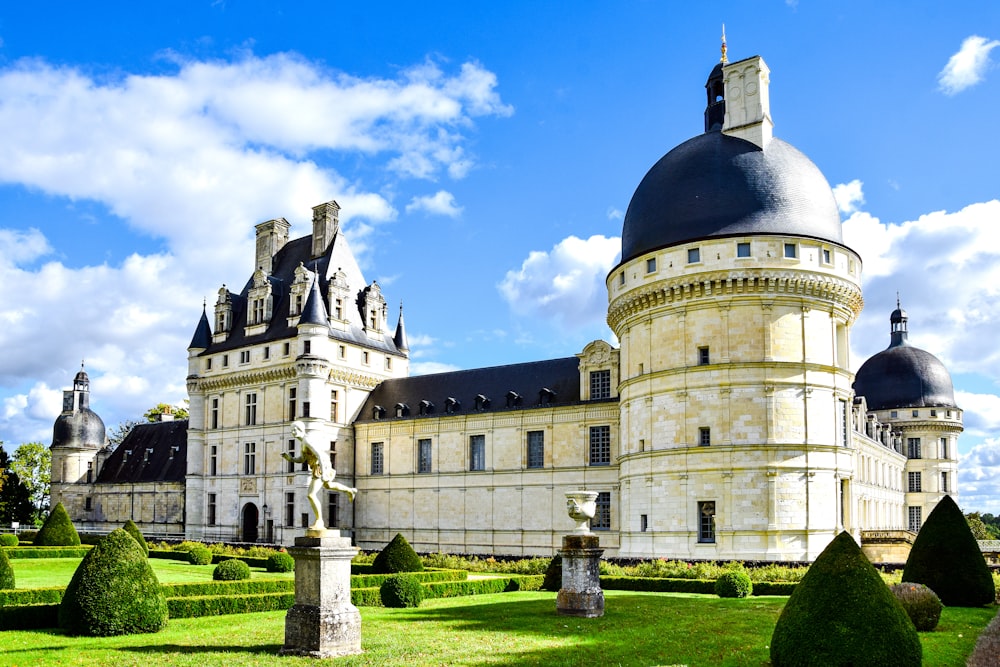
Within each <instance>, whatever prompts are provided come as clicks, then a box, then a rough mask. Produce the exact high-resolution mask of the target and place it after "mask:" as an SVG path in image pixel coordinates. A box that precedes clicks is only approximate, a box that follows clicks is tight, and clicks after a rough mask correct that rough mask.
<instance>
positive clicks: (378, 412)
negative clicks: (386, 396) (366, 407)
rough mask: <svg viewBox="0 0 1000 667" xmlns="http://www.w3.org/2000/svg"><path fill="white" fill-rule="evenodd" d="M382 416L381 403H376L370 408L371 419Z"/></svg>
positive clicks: (377, 418)
mask: <svg viewBox="0 0 1000 667" xmlns="http://www.w3.org/2000/svg"><path fill="white" fill-rule="evenodd" d="M382 417H385V408H383V407H382V406H381V405H376V406H375V407H374V408H372V419H374V420H376V421H378V420H379V419H382Z"/></svg>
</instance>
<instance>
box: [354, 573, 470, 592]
mask: <svg viewBox="0 0 1000 667" xmlns="http://www.w3.org/2000/svg"><path fill="white" fill-rule="evenodd" d="M407 574H409V575H411V576H413V577H414V578H416V579H417V580H418V581H419V582H420V583H427V582H431V581H464V580H466V579H468V578H469V573H468V572H467V571H466V570H424V571H423V572H408V573H407ZM391 576H392V575H391V574H352V575H351V588H355V587H356V588H372V587H378V586H381V585H382V582H384V581H385V580H386V579H388V578H389V577H391Z"/></svg>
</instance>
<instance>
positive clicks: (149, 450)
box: [142, 447, 153, 463]
mask: <svg viewBox="0 0 1000 667" xmlns="http://www.w3.org/2000/svg"><path fill="white" fill-rule="evenodd" d="M152 454H153V450H152V448H149V447H147V448H146V451H145V453H144V454H143V455H142V462H143V463H149V457H150V456H152Z"/></svg>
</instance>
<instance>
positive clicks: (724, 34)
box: [719, 23, 729, 65]
mask: <svg viewBox="0 0 1000 667" xmlns="http://www.w3.org/2000/svg"><path fill="white" fill-rule="evenodd" d="M720 50H721V51H722V58H720V59H719V62H721V63H722V64H723V65H725V64H726V63H728V62H729V57H728V56H727V55H726V24H725V23H723V24H722V48H721V49H720Z"/></svg>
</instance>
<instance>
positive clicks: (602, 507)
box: [590, 491, 611, 530]
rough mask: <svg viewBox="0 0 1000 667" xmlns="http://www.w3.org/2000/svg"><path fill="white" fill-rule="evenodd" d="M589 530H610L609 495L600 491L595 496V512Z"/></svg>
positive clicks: (607, 492)
mask: <svg viewBox="0 0 1000 667" xmlns="http://www.w3.org/2000/svg"><path fill="white" fill-rule="evenodd" d="M590 529H591V530H611V493H610V492H609V491H601V492H600V493H598V494H597V511H595V512H594V518H593V519H591V520H590Z"/></svg>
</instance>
